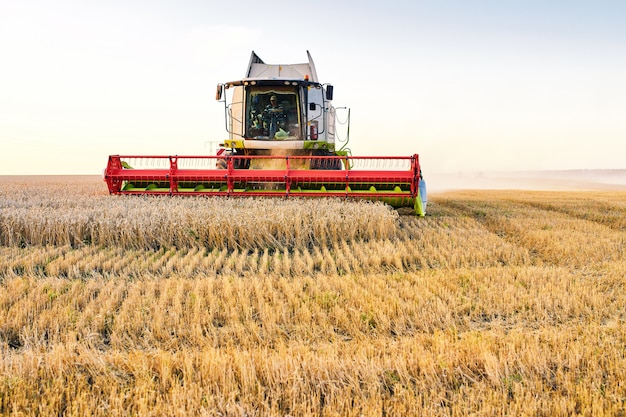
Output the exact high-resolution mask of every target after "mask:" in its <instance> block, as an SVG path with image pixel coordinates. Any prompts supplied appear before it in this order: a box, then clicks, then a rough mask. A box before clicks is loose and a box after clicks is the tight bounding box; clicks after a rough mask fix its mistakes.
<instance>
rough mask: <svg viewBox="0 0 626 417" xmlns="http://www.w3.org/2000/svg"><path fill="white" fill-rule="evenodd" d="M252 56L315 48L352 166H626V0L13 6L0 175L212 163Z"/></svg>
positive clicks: (64, 0)
mask: <svg viewBox="0 0 626 417" xmlns="http://www.w3.org/2000/svg"><path fill="white" fill-rule="evenodd" d="M215 3H218V4H215ZM253 50H254V51H255V52H256V53H257V54H258V55H259V56H260V57H261V58H262V59H263V60H264V61H265V62H267V63H271V64H279V63H301V62H306V59H307V58H306V51H307V50H309V51H310V52H311V55H312V57H313V59H314V61H315V64H316V67H317V73H318V75H319V77H320V81H322V82H323V83H331V84H333V85H334V87H335V100H334V104H335V106H337V107H341V106H345V107H349V108H351V115H352V120H351V125H350V148H351V149H352V153H353V154H354V155H399V156H404V155H407V156H408V155H411V154H413V153H418V154H420V160H421V162H422V167H423V169H424V171H425V172H426V173H428V172H429V171H430V172H476V171H490V170H536V169H540V170H547V169H548V170H549V169H554V170H561V169H598V168H603V169H625V168H626V1H624V0H614V1H609V0H594V1H591V0H589V1H580V0H553V1H549V0H542V1H535V0H526V1H524V0H511V1H507V0H497V1H496V0H493V1H487V0H478V1H471V0H441V1H434V0H431V1H421V0H411V1H407V2H402V3H400V2H394V1H386V2H385V1H370V0H365V1H359V2H338V1H329V0H321V1H317V2H293V1H282V0H279V1H267V2H262V1H261V2H259V1H254V2H253V1H249V0H239V1H237V2H226V1H219V2H217V1H214V0H213V1H207V0H197V1H193V0H176V1H147V0H146V1H144V0H142V1H132V0H124V1H121V0H113V1H84V0H83V1H72V0H56V1H48V0H24V1H12V0H0V146H1V148H0V149H1V150H0V175H7V174H96V175H97V174H100V173H101V172H102V170H103V168H104V167H105V165H106V162H107V157H108V155H109V154H132V153H137V154H147V155H158V154H163V155H170V154H171V155H174V154H179V155H201V154H206V153H208V151H209V148H208V147H207V145H206V144H207V142H211V141H213V142H218V141H220V140H223V139H224V138H226V137H227V133H226V131H225V124H224V108H223V105H222V104H221V103H218V102H216V101H215V86H216V84H217V83H219V82H224V81H232V80H236V79H240V78H242V77H243V76H244V73H245V70H246V67H247V64H248V60H249V58H250V52H251V51H253Z"/></svg>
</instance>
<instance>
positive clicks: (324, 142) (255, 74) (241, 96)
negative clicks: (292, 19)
mask: <svg viewBox="0 0 626 417" xmlns="http://www.w3.org/2000/svg"><path fill="white" fill-rule="evenodd" d="M307 57H308V62H307V63H303V64H280V65H272V64H266V63H265V62H263V60H262V59H261V58H259V56H258V55H257V54H256V53H254V52H252V55H251V57H250V63H249V64H248V70H247V71H246V76H245V78H244V79H242V80H237V81H231V82H227V83H223V84H218V85H217V92H216V99H217V100H219V101H222V102H223V103H224V110H225V120H226V130H227V131H228V133H229V138H228V139H227V140H225V141H224V143H222V144H220V145H221V147H222V148H223V149H224V150H225V151H226V152H225V154H226V155H275V156H289V155H297V156H347V155H349V151H348V150H346V149H345V145H346V144H347V140H348V137H347V134H346V137H345V141H344V147H343V148H342V149H336V148H335V132H336V130H335V114H336V110H335V108H334V107H333V106H332V104H331V100H332V98H333V86H332V85H322V84H321V83H320V82H319V81H318V78H317V72H316V70H315V64H314V63H313V59H312V58H311V55H310V54H309V52H308V51H307ZM348 114H349V112H348ZM346 124H347V126H346V132H349V118H347V121H346ZM223 153H224V152H223ZM242 162H243V161H242ZM246 162H250V164H251V166H250V165H248V164H245V168H249V167H252V168H263V167H265V166H267V165H271V163H272V162H276V161H269V160H263V159H248V160H246ZM298 162H300V168H308V169H323V168H328V169H331V168H332V169H341V163H340V161H339V160H334V161H332V163H331V161H330V160H326V161H324V160H320V159H317V160H316V159H309V160H305V159H302V160H300V161H298ZM323 162H326V164H324V163H323ZM218 167H220V168H226V166H225V162H224V161H218Z"/></svg>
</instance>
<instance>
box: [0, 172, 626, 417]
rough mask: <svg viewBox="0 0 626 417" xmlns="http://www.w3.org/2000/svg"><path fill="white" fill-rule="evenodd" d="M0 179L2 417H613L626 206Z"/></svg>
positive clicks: (624, 330) (600, 201) (625, 326)
mask: <svg viewBox="0 0 626 417" xmlns="http://www.w3.org/2000/svg"><path fill="white" fill-rule="evenodd" d="M428 208H429V215H428V216H426V217H425V218H419V217H416V216H412V215H409V214H408V213H406V212H403V211H400V212H398V211H394V210H392V209H390V208H388V207H386V206H385V205H382V204H380V203H368V202H349V201H341V200H323V199H322V200H319V199H315V200H283V199H273V200H262V199H260V200H249V199H210V198H167V197H166V198H163V197H156V198H144V197H121V196H120V197H116V196H109V195H108V194H107V193H106V187H105V186H104V184H103V183H101V182H100V181H99V180H97V179H94V178H91V177H84V178H83V177H67V178H54V177H46V178H36V179H29V178H20V177H3V178H2V179H0V288H1V289H0V351H1V358H0V415H6V416H31V415H35V416H51V415H57V416H129V415H141V416H188V415H200V416H287V415H289V416H406V415H416V416H417V415H438V416H464V415H480V416H503V415H511V416H522V415H532V416H572V415H580V416H619V415H622V416H623V415H625V411H624V410H625V409H626V382H625V381H626V322H625V320H626V309H625V307H624V306H626V253H625V248H626V192H623V191H614V192H606V191H605V192H584V193H583V192H554V191H550V192H548V191H515V190H510V191H504V190H502V191H481V190H478V191H450V192H441V193H439V194H435V195H432V196H431V198H430V202H429V207H428Z"/></svg>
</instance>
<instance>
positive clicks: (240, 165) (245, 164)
mask: <svg viewBox="0 0 626 417" xmlns="http://www.w3.org/2000/svg"><path fill="white" fill-rule="evenodd" d="M236 155H237V153H235V152H233V151H225V152H223V153H222V154H221V155H220V156H224V158H220V159H218V160H217V162H216V163H215V166H216V168H217V169H228V161H227V158H226V157H228V156H236ZM233 168H235V169H248V168H250V160H249V159H243V158H242V159H240V158H236V159H233Z"/></svg>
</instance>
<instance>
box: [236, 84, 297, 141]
mask: <svg viewBox="0 0 626 417" xmlns="http://www.w3.org/2000/svg"><path fill="white" fill-rule="evenodd" d="M298 97H299V96H298V88H297V87H296V86H248V87H247V88H246V135H245V137H246V138H249V139H265V140H296V139H302V134H301V128H300V100H299V99H298Z"/></svg>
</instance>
